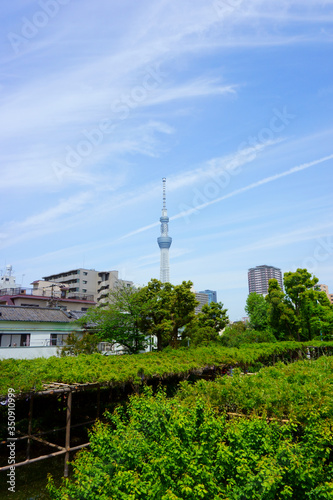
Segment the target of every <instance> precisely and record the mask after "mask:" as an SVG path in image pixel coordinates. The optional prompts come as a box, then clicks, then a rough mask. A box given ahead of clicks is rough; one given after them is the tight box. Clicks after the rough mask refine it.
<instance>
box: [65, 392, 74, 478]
mask: <svg viewBox="0 0 333 500" xmlns="http://www.w3.org/2000/svg"><path fill="white" fill-rule="evenodd" d="M71 414H72V391H71V390H70V391H69V392H68V396H67V413H66V441H65V448H66V453H65V467H64V477H68V461H69V450H70V447H71Z"/></svg>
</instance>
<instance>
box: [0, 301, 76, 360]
mask: <svg viewBox="0 0 333 500" xmlns="http://www.w3.org/2000/svg"><path fill="white" fill-rule="evenodd" d="M79 314H80V313H79V312H76V313H69V312H65V311H63V310H61V309H58V308H54V307H53V308H52V307H22V306H8V305H5V306H2V305H0V359H8V358H14V359H32V358H37V357H44V358H48V357H50V356H56V355H57V351H58V347H59V346H62V345H63V343H64V341H65V339H66V338H67V335H68V334H69V333H71V332H72V331H74V330H75V331H78V332H80V331H81V328H80V327H79V326H78V325H77V324H76V323H74V321H75V319H77V318H78V315H79ZM81 314H83V313H81Z"/></svg>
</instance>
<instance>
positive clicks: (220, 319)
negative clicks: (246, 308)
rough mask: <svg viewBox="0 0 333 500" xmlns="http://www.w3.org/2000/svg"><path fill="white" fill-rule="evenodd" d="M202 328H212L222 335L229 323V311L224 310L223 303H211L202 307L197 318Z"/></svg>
mask: <svg viewBox="0 0 333 500" xmlns="http://www.w3.org/2000/svg"><path fill="white" fill-rule="evenodd" d="M196 318H197V322H198V324H199V326H200V328H203V327H210V328H213V329H214V330H215V331H216V333H220V332H221V330H223V328H225V326H226V325H227V324H228V323H229V318H228V316H227V309H223V304H222V303H221V302H211V303H210V304H205V305H204V306H202V309H201V311H200V312H199V314H197V316H196Z"/></svg>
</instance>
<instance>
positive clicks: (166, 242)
mask: <svg viewBox="0 0 333 500" xmlns="http://www.w3.org/2000/svg"><path fill="white" fill-rule="evenodd" d="M162 182H163V207H162V216H161V217H160V222H161V236H160V237H159V238H157V243H158V246H159V247H160V249H161V264H160V281H161V282H162V283H168V282H169V281H170V272H169V248H170V246H171V243H172V238H170V236H168V222H169V217H168V212H167V209H166V195H165V184H166V178H165V177H163V179H162Z"/></svg>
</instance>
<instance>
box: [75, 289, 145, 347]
mask: <svg viewBox="0 0 333 500" xmlns="http://www.w3.org/2000/svg"><path fill="white" fill-rule="evenodd" d="M141 313H142V302H141V296H140V293H139V290H137V289H136V288H134V287H127V286H125V285H124V286H119V287H117V288H115V289H114V290H112V291H111V292H110V294H109V302H108V303H106V304H103V305H102V306H101V307H96V308H92V309H89V311H88V312H87V314H86V315H85V316H84V317H83V318H81V319H80V320H79V322H80V323H81V324H84V325H86V326H87V325H88V326H89V328H90V330H91V331H93V332H95V333H96V334H97V335H98V336H99V339H100V341H106V342H110V343H112V344H119V345H121V346H122V347H123V348H124V349H125V350H126V351H127V352H129V353H130V354H134V353H138V352H140V351H142V350H144V349H145V348H146V347H147V345H148V342H149V340H148V338H147V336H146V334H145V333H144V332H143V331H142V330H141V329H140V324H141Z"/></svg>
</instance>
